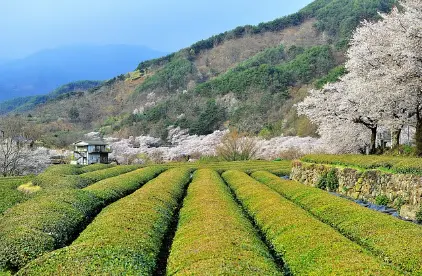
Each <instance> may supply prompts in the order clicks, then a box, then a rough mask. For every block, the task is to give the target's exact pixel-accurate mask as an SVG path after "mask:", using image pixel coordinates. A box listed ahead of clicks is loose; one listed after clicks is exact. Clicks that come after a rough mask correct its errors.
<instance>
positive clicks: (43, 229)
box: [0, 168, 162, 270]
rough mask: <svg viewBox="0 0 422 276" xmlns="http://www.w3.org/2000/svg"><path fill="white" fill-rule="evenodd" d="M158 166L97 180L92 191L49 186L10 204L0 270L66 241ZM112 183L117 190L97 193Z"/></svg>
mask: <svg viewBox="0 0 422 276" xmlns="http://www.w3.org/2000/svg"><path fill="white" fill-rule="evenodd" d="M161 171H162V169H161V168H145V169H140V170H137V171H134V172H131V173H127V174H123V175H120V176H117V177H114V178H113V179H112V180H109V179H106V180H103V181H100V182H97V186H96V191H95V192H91V191H87V190H76V189H62V190H59V189H57V190H52V191H50V192H48V193H44V194H41V195H39V196H37V197H35V198H33V199H30V200H28V201H26V202H24V203H22V204H18V205H16V206H14V207H12V208H10V209H9V210H8V211H7V212H6V213H5V214H4V216H3V217H2V221H1V224H0V270H1V269H8V270H16V269H18V268H21V267H23V266H24V265H25V264H27V263H28V262H29V261H31V260H32V259H35V258H37V257H39V256H40V255H42V254H44V253H46V252H49V251H52V250H54V249H56V248H60V247H63V246H65V245H66V244H68V243H69V242H70V241H71V240H72V239H73V238H75V236H76V235H77V234H78V233H79V232H80V231H81V230H82V229H83V228H84V227H85V226H86V225H87V223H89V222H90V220H91V218H92V217H93V216H95V215H96V214H97V213H98V212H99V211H100V210H101V209H102V208H103V207H105V206H106V204H108V203H109V202H111V201H113V200H116V199H118V198H119V196H120V197H123V196H124V195H126V194H129V193H131V192H133V191H134V190H136V189H137V188H139V187H140V186H141V185H143V184H144V183H145V182H146V181H148V180H150V179H152V178H153V177H155V176H156V175H157V174H158V173H160V172H161ZM113 183H114V185H115V186H116V190H118V191H119V193H114V194H113V195H110V197H108V198H105V197H104V196H101V197H99V196H97V194H98V193H99V192H100V191H101V188H104V189H105V190H106V191H110V190H111V189H113V187H112V185H113Z"/></svg>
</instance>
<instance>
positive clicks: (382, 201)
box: [375, 195, 390, 206]
mask: <svg viewBox="0 0 422 276" xmlns="http://www.w3.org/2000/svg"><path fill="white" fill-rule="evenodd" d="M388 203H390V199H389V198H388V197H387V196H386V195H377V196H376V197H375V204H377V205H382V206H387V205H388Z"/></svg>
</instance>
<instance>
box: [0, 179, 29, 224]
mask: <svg viewBox="0 0 422 276" xmlns="http://www.w3.org/2000/svg"><path fill="white" fill-rule="evenodd" d="M30 180H31V177H1V178H0V216H1V215H2V214H3V213H4V211H6V210H7V209H9V208H10V207H12V206H14V205H16V204H18V203H20V202H24V201H25V200H27V199H29V198H30V196H29V195H26V194H24V193H22V192H20V191H18V190H17V187H19V186H20V185H21V184H24V183H27V182H28V181H30Z"/></svg>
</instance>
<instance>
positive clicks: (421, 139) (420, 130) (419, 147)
mask: <svg viewBox="0 0 422 276" xmlns="http://www.w3.org/2000/svg"><path fill="white" fill-rule="evenodd" d="M417 115H419V114H417ZM416 120H417V121H416V135H415V140H416V155H417V156H419V157H422V118H420V116H416Z"/></svg>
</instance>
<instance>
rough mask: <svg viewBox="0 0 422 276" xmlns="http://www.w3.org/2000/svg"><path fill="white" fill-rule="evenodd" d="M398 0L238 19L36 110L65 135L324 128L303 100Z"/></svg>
mask: <svg viewBox="0 0 422 276" xmlns="http://www.w3.org/2000/svg"><path fill="white" fill-rule="evenodd" d="M394 2H395V1H394V0H353V1H350V0H316V1H315V2H313V3H311V4H310V5H309V6H307V7H305V8H304V9H302V10H301V11H299V12H298V13H296V14H293V15H290V16H287V17H283V18H280V19H277V20H274V21H271V22H268V23H262V24H259V25H258V26H243V27H238V28H236V29H234V30H232V31H228V32H225V33H222V34H219V35H216V36H213V37H211V38H209V39H206V40H202V41H199V42H197V43H195V44H194V45H192V46H190V47H188V48H185V49H182V50H180V51H179V52H176V53H173V54H170V55H168V56H165V57H162V58H159V59H154V60H148V61H145V62H141V63H140V64H139V65H138V67H137V70H136V71H135V72H131V73H128V74H126V75H124V76H121V77H120V78H114V79H113V80H111V81H109V82H107V83H105V84H104V85H102V86H100V87H98V88H96V89H95V91H91V92H92V93H85V94H84V96H82V97H80V96H73V97H70V98H69V99H58V100H57V101H56V102H49V103H47V104H45V105H42V106H40V107H38V108H37V110H33V111H31V114H32V115H34V114H35V119H34V120H36V121H39V122H41V121H42V122H43V123H44V124H46V125H47V126H48V127H49V128H51V124H54V125H55V126H57V120H59V121H60V122H61V125H64V127H62V129H59V130H58V129H57V127H54V128H51V129H54V131H55V135H58V134H57V131H63V130H69V129H71V130H72V131H91V130H92V129H96V130H100V131H101V132H102V133H104V134H113V135H120V136H128V135H141V134H150V135H153V136H156V137H162V138H165V137H166V136H167V130H166V127H167V126H169V125H178V126H181V127H182V128H189V129H190V132H191V133H196V134H206V133H210V132H212V131H213V130H215V129H219V128H224V127H236V128H238V129H240V130H241V131H247V132H250V133H254V134H260V135H262V136H265V137H271V136H275V135H280V134H284V135H300V136H308V135H315V127H314V126H312V125H311V124H310V123H309V121H308V120H307V119H306V118H303V117H298V116H297V114H296V112H295V109H294V108H293V105H294V104H295V103H297V102H299V101H301V100H302V99H303V98H304V97H305V96H306V94H307V90H308V89H309V88H310V87H312V86H313V85H315V84H317V85H322V84H323V83H325V82H327V81H333V80H335V79H336V78H337V77H338V76H339V75H341V74H343V73H344V69H343V67H342V66H341V65H342V63H343V62H344V52H345V50H346V48H347V41H348V39H349V38H350V35H351V33H352V32H353V30H354V29H355V28H356V26H357V25H358V24H359V22H360V21H361V20H363V19H368V20H374V19H377V18H378V15H377V12H378V11H383V12H386V11H388V10H389V9H390V7H391V6H392V5H393V4H394ZM71 107H74V108H77V109H78V111H79V114H80V116H79V118H78V120H71V119H70V118H69V111H70V108H71ZM47 133H48V132H47ZM59 136H60V135H59ZM66 137H68V135H67V136H66Z"/></svg>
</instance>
